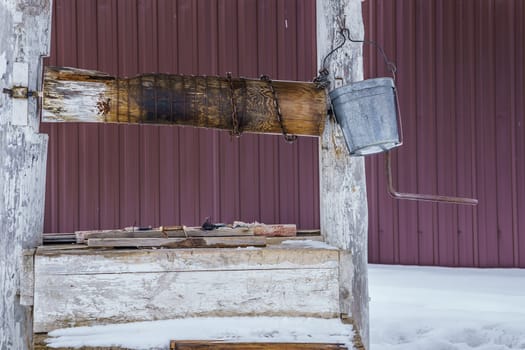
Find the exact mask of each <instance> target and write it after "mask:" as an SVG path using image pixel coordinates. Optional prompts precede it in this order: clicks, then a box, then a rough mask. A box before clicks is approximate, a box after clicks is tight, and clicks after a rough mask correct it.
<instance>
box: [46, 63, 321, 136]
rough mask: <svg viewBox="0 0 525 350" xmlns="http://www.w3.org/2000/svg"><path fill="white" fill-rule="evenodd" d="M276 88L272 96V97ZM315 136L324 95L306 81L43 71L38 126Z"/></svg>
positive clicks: (77, 70)
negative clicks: (141, 126)
mask: <svg viewBox="0 0 525 350" xmlns="http://www.w3.org/2000/svg"><path fill="white" fill-rule="evenodd" d="M272 88H273V90H274V91H275V96H276V99H275V98H274V94H273V92H272ZM275 100H277V101H278V106H279V108H280V111H281V113H282V123H283V127H284V130H285V131H286V132H287V133H290V134H295V135H307V136H320V135H321V134H322V132H323V128H324V120H325V116H326V111H327V104H326V91H325V90H324V89H319V88H317V87H316V86H315V85H314V84H313V83H308V82H292V81H273V82H271V83H269V82H267V81H263V80H259V79H258V80H255V79H245V78H231V80H230V79H228V78H224V77H207V76H182V75H168V74H146V75H140V76H136V77H133V78H127V79H123V78H122V79H121V78H116V77H113V76H109V75H107V74H105V73H101V72H98V71H92V70H84V69H75V68H64V67H46V70H45V75H44V106H43V113H42V121H44V122H60V121H62V122H63V121H71V122H75V121H76V122H105V123H150V124H177V125H189V126H195V127H203V128H218V129H227V130H233V129H234V116H236V117H235V118H236V120H237V122H238V130H239V131H241V132H254V133H272V134H279V133H282V131H283V130H282V127H281V124H280V123H279V118H278V114H277V108H276V105H275V103H274V101H275Z"/></svg>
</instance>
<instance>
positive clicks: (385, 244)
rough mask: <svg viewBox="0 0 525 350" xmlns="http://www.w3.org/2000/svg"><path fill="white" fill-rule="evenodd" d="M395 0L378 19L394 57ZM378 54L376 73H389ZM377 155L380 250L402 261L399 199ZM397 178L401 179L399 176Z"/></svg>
mask: <svg viewBox="0 0 525 350" xmlns="http://www.w3.org/2000/svg"><path fill="white" fill-rule="evenodd" d="M392 5H394V4H393V2H390V1H389V2H383V3H382V4H381V6H378V7H377V11H378V12H377V14H376V16H377V17H376V20H377V25H378V31H377V38H376V41H377V42H378V44H379V45H381V46H382V47H384V49H385V50H386V52H388V53H389V55H390V57H395V51H394V34H395V33H393V32H394V23H393V20H392V18H393V17H392V16H393V14H392V11H393V7H392ZM374 54H375V55H377V58H376V61H375V63H376V66H375V74H376V76H388V75H389V73H388V72H387V69H386V67H385V63H384V61H383V59H382V57H381V56H380V55H379V53H378V52H377V51H375V52H374ZM374 158H376V159H377V164H378V165H377V169H378V172H377V179H378V186H377V189H378V200H377V203H378V213H379V215H380V216H381V220H380V221H379V225H378V232H379V251H380V252H381V256H382V261H383V262H384V263H388V264H393V263H398V261H397V257H398V252H399V251H398V245H397V241H398V240H397V237H396V234H397V230H396V228H395V220H396V219H395V206H396V204H397V203H395V202H394V201H393V200H392V199H391V198H390V197H389V196H388V194H387V190H386V173H385V171H384V170H383V171H382V170H379V169H384V156H383V155H376V156H374ZM393 164H394V166H393V168H392V172H393V173H394V174H397V171H396V170H397V156H396V154H395V152H394V154H393ZM395 177H396V179H395V180H394V181H396V182H397V181H398V179H397V177H398V176H395Z"/></svg>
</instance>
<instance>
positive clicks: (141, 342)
mask: <svg viewBox="0 0 525 350" xmlns="http://www.w3.org/2000/svg"><path fill="white" fill-rule="evenodd" d="M49 336H50V337H51V338H49V339H48V345H49V346H50V347H82V346H121V347H126V348H131V349H168V348H169V342H170V340H172V339H175V340H196V339H198V340H224V341H230V342H316V343H325V342H326V343H343V344H348V343H349V342H350V341H351V339H352V337H353V331H352V328H351V326H349V325H344V324H342V323H341V321H340V320H339V319H319V318H304V317H227V318H219V317H210V318H186V319H178V320H167V321H152V322H136V323H128V324H119V325H107V326H94V327H78V328H67V329H59V330H55V331H53V332H50V333H49ZM347 346H348V347H349V349H352V346H351V345H349V344H348V345H347Z"/></svg>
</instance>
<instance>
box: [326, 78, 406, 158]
mask: <svg viewBox="0 0 525 350" xmlns="http://www.w3.org/2000/svg"><path fill="white" fill-rule="evenodd" d="M330 99H331V100H332V107H333V110H334V113H335V117H336V119H337V122H338V123H339V124H340V125H341V128H342V130H343V135H344V137H345V140H346V145H347V146H348V149H349V151H350V154H351V155H354V156H365V155H369V154H374V153H380V152H385V151H388V150H389V149H392V148H394V147H398V146H400V145H401V141H400V137H399V132H398V129H399V128H398V108H397V97H396V91H395V85H394V81H393V80H392V79H391V78H375V79H368V80H363V81H359V82H355V83H352V84H349V85H346V86H343V87H340V88H338V89H335V90H333V91H331V92H330Z"/></svg>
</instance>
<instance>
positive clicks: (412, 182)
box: [380, 0, 419, 265]
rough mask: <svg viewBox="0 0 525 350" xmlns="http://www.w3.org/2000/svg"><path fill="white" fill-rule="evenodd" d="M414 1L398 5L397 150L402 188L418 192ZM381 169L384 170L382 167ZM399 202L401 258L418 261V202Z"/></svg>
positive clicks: (406, 260)
mask: <svg viewBox="0 0 525 350" xmlns="http://www.w3.org/2000/svg"><path fill="white" fill-rule="evenodd" d="M415 6H416V5H415V1H414V0H409V1H402V2H400V3H398V6H397V12H396V13H397V18H398V20H397V26H396V30H395V31H396V40H397V41H396V42H397V56H396V64H397V68H398V72H399V74H398V76H397V90H398V94H399V103H400V108H401V118H402V121H403V134H404V141H403V142H404V145H403V147H401V148H399V149H398V151H397V154H398V158H397V160H398V169H397V174H398V181H397V182H398V186H399V191H405V192H417V163H416V161H415V160H416V158H417V153H416V147H415V146H416V141H417V130H416V104H417V103H416V102H415V101H413V96H414V94H415V91H416V72H415V67H416V62H415V57H416V51H415V45H416V31H415V28H416V19H415V16H416V13H415V8H416V7H415ZM380 171H384V170H383V168H381V169H380ZM397 205H398V206H399V212H398V215H399V262H400V263H401V264H411V265H413V264H417V263H418V262H419V254H418V253H419V249H418V240H419V235H418V233H417V225H418V223H417V222H418V221H417V220H418V217H417V203H416V202H413V201H398V202H397Z"/></svg>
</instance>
